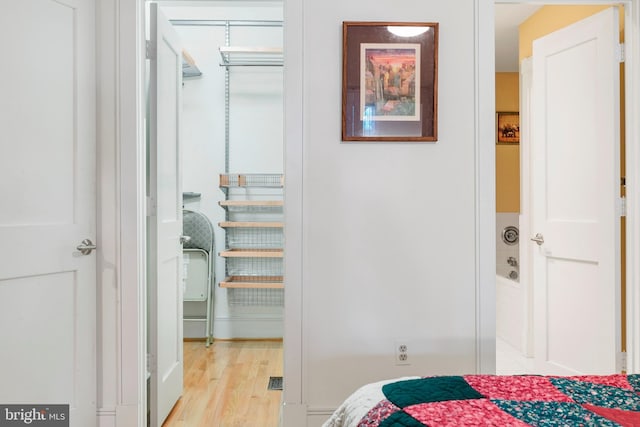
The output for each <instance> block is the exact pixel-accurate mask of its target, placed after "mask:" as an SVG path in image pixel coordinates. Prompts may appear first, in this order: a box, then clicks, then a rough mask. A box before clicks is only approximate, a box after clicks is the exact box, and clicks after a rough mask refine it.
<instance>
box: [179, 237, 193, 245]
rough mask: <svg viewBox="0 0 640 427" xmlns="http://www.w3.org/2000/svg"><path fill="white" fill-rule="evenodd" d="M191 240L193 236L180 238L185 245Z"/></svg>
mask: <svg viewBox="0 0 640 427" xmlns="http://www.w3.org/2000/svg"><path fill="white" fill-rule="evenodd" d="M189 240H191V236H180V244H181V245H183V244H185V243H187V242H188V241H189Z"/></svg>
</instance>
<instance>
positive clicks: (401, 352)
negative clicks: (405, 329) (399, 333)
mask: <svg viewBox="0 0 640 427" xmlns="http://www.w3.org/2000/svg"><path fill="white" fill-rule="evenodd" d="M395 355H396V365H410V364H411V361H410V360H409V345H408V344H407V342H406V341H396V342H395Z"/></svg>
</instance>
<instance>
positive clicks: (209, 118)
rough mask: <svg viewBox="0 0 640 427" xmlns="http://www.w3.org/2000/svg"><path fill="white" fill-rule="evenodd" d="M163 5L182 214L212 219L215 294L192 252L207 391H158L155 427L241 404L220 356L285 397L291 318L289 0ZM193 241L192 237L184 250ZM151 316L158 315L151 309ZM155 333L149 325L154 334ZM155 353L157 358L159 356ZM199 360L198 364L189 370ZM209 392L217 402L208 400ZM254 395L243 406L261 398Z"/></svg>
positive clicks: (194, 355)
mask: <svg viewBox="0 0 640 427" xmlns="http://www.w3.org/2000/svg"><path fill="white" fill-rule="evenodd" d="M157 3H158V6H159V9H160V10H161V12H162V14H164V15H165V16H166V18H167V19H168V21H169V22H170V23H171V24H172V27H173V30H174V31H175V33H176V34H177V36H178V38H179V40H180V44H181V49H182V69H183V73H182V83H181V91H180V97H179V98H181V100H180V102H179V110H180V111H179V116H180V124H179V135H180V145H181V155H180V157H181V164H182V174H181V177H180V179H179V180H178V181H180V182H181V190H180V191H181V193H182V214H183V218H184V217H185V214H186V215H187V216H191V215H193V214H194V213H196V214H198V215H202V216H204V217H206V218H207V219H208V221H209V222H210V224H211V225H212V229H213V248H212V250H211V251H210V252H211V260H212V262H211V275H210V279H207V280H209V281H210V283H211V292H210V294H208V295H207V291H206V286H205V287H202V288H201V289H205V291H204V294H203V293H202V292H200V294H198V292H199V291H196V292H195V294H194V292H193V286H197V282H198V280H199V279H198V278H197V277H198V274H199V270H202V267H201V266H202V265H203V261H202V259H201V258H199V257H198V256H199V255H198V256H196V255H195V254H194V253H186V251H185V254H184V257H183V258H182V265H181V266H180V270H181V273H182V283H180V284H179V287H180V289H181V290H182V291H183V296H184V302H183V305H182V308H183V310H182V313H181V317H182V318H183V319H182V321H181V322H180V323H181V329H182V330H181V333H182V335H183V338H184V349H183V352H182V354H181V357H182V361H183V363H184V385H185V387H190V386H193V385H195V384H197V386H198V387H200V388H201V390H199V391H198V393H189V392H188V390H187V389H184V390H183V393H182V398H180V399H179V400H178V401H177V404H175V405H174V403H175V402H174V403H170V402H164V403H162V402H157V401H154V400H153V398H152V399H150V400H149V402H148V404H149V408H150V419H151V420H153V421H152V425H154V424H155V425H158V426H159V425H162V423H163V422H164V421H165V420H166V421H167V423H166V424H165V425H172V423H174V422H175V423H186V424H187V425H191V424H192V423H195V422H199V421H200V420H195V419H192V418H190V417H193V416H199V415H197V414H198V410H197V409H196V408H198V407H200V408H202V407H205V406H207V405H208V406H209V408H208V409H207V411H206V412H207V414H208V415H206V416H207V417H210V416H211V414H215V413H216V412H217V413H221V412H225V410H226V411H234V410H237V407H235V406H234V408H225V407H223V406H224V405H231V404H233V405H236V404H237V401H238V399H236V398H233V399H226V398H219V396H220V395H221V393H220V388H221V387H229V388H234V389H236V388H237V383H235V384H233V383H229V382H228V381H225V380H224V378H225V376H224V375H225V372H226V371H225V370H226V369H227V368H226V367H224V366H225V365H224V363H227V365H228V366H232V365H235V366H236V367H237V366H238V365H241V364H247V366H249V365H250V364H251V363H254V362H256V360H257V365H260V366H262V368H260V369H257V368H256V369H255V370H256V371H257V370H259V371H260V372H249V373H247V375H249V376H250V377H251V381H255V384H256V385H255V386H254V387H253V388H254V389H255V390H256V391H258V388H260V389H262V388H263V389H264V392H265V393H266V394H268V400H269V401H274V399H273V398H272V396H274V395H275V394H276V393H277V394H278V396H277V399H275V400H277V402H279V401H280V392H278V391H277V390H278V388H281V375H282V336H283V324H284V309H283V305H284V289H283V279H282V276H283V271H282V268H283V267H282V266H283V227H284V224H283V219H282V217H283V212H282V211H283V193H284V180H283V164H284V154H283V147H284V144H283V132H284V129H283V67H282V65H283V55H282V45H283V31H282V27H283V3H282V2H279V1H265V2H248V1H247V2H245V1H233V2H224V1H210V2H209V1H201V2H197V3H195V2H176V1H159V2H157ZM150 99H152V97H150ZM149 151H151V150H149ZM183 234H185V233H183ZM185 235H186V234H185ZM195 237H197V236H187V237H186V239H187V240H186V242H187V243H186V244H185V248H187V247H188V246H189V243H188V241H189V239H193V238H195ZM150 264H152V263H151V262H150ZM199 265H200V267H199ZM205 277H206V274H205ZM150 286H152V284H150ZM194 295H196V296H195V297H194ZM198 295H200V296H198ZM149 304H152V303H151V302H149ZM149 312H153V309H152V307H150V309H149ZM162 315H163V314H162V313H158V316H162ZM174 317H175V315H174ZM207 318H208V319H209V321H207ZM178 320H179V319H170V321H178ZM151 322H153V320H151ZM153 333H154V332H152V331H150V335H151V336H152V335H153ZM156 335H158V336H160V335H161V332H160V331H157V332H156ZM210 337H212V338H213V339H212V341H213V343H212V344H210V343H209V341H210V340H209V338H210ZM150 338H152V337H150ZM152 341H153V339H152ZM150 348H152V347H151V346H150ZM234 358H235V359H234ZM150 359H151V360H155V357H154V355H153V354H151V355H150ZM222 359H224V360H222ZM262 359H264V360H262ZM234 360H235V362H234ZM251 360H253V362H251ZM222 362H224V363H222ZM195 364H197V365H198V366H197V369H195V370H194V369H193V368H194V365H195ZM152 366H153V365H152ZM248 369H249V370H251V369H253V368H248ZM223 371H225V372H223ZM194 372H195V373H194ZM152 375H153V374H152ZM156 375H158V373H157V372H156ZM234 375H235V374H234ZM195 377H198V378H195ZM203 378H206V380H205V381H204V382H203ZM262 382H264V384H263V385H262V384H261V383H262ZM150 384H154V382H153V380H152V381H150ZM155 384H158V381H157V380H156V382H155ZM203 384H204V386H205V387H204V388H205V390H204V391H203V390H202V385H203ZM274 384H275V386H274ZM152 387H153V386H151V388H152ZM214 389H215V390H214ZM228 391H229V392H231V391H232V390H231V389H229V390H228ZM208 392H211V394H209V395H207V393H208ZM214 392H215V395H216V396H218V397H216V398H213V397H211V396H212V395H213V393H214ZM234 392H235V390H234ZM259 392H260V393H261V392H262V390H260V391H259ZM269 393H270V394H269ZM148 394H149V396H156V395H157V394H158V393H157V392H150V393H148ZM254 394H255V392H254ZM249 397H251V396H247V399H245V401H247V402H248V401H250V400H255V399H249ZM210 399H213V400H214V401H213V402H212V401H211V400H210ZM199 400H202V402H200V403H198V402H197V401H199ZM207 401H209V402H208V403H207ZM234 401H236V403H235V404H234V403H233V402H234ZM159 405H165V408H164V409H162V408H159ZM211 405H214V406H215V405H218V406H219V407H218V408H217V409H216V408H215V407H213V408H212V407H211ZM278 405H279V403H278ZM201 412H202V411H201ZM202 413H203V414H204V412H202ZM153 414H157V415H153ZM165 414H166V415H165ZM202 416H205V415H202Z"/></svg>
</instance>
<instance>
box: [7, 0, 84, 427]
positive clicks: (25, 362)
mask: <svg viewBox="0 0 640 427" xmlns="http://www.w3.org/2000/svg"><path fill="white" fill-rule="evenodd" d="M94 28H95V13H94V1H93V0H86V1H53V0H29V1H24V0H14V1H3V2H2V5H0V40H2V42H0V43H1V46H2V51H3V54H4V56H5V58H7V61H5V63H4V66H3V67H2V69H1V70H0V93H1V94H2V96H0V129H2V138H0V144H1V147H2V155H0V171H2V172H1V174H2V175H1V179H0V195H1V199H2V202H1V203H2V209H0V259H1V260H2V262H0V325H2V326H1V327H0V342H2V351H0V378H2V381H0V402H1V403H2V404H11V403H13V404H69V405H70V410H71V414H70V425H71V426H75V427H84V426H92V425H95V424H96V402H95V400H96V362H95V358H96V350H95V334H96V314H95V313H96V253H95V252H93V253H91V254H88V255H82V254H81V253H80V252H79V251H78V250H76V246H78V245H79V244H80V243H81V242H82V240H83V239H86V238H89V239H91V240H92V241H93V242H95V239H96V222H95V217H96V206H95V201H96V175H95V174H96V170H95V164H96V157H95V153H96V138H95V103H96V96H95V77H94V76H95V64H94V57H95V30H94Z"/></svg>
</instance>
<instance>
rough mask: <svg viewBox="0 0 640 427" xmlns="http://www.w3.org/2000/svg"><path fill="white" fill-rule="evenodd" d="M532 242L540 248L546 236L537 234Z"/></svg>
mask: <svg viewBox="0 0 640 427" xmlns="http://www.w3.org/2000/svg"><path fill="white" fill-rule="evenodd" d="M531 241H532V242H536V243H537V244H538V246H542V244H543V243H544V236H543V235H542V234H540V233H536V235H535V236H533V237H532V238H531Z"/></svg>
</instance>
